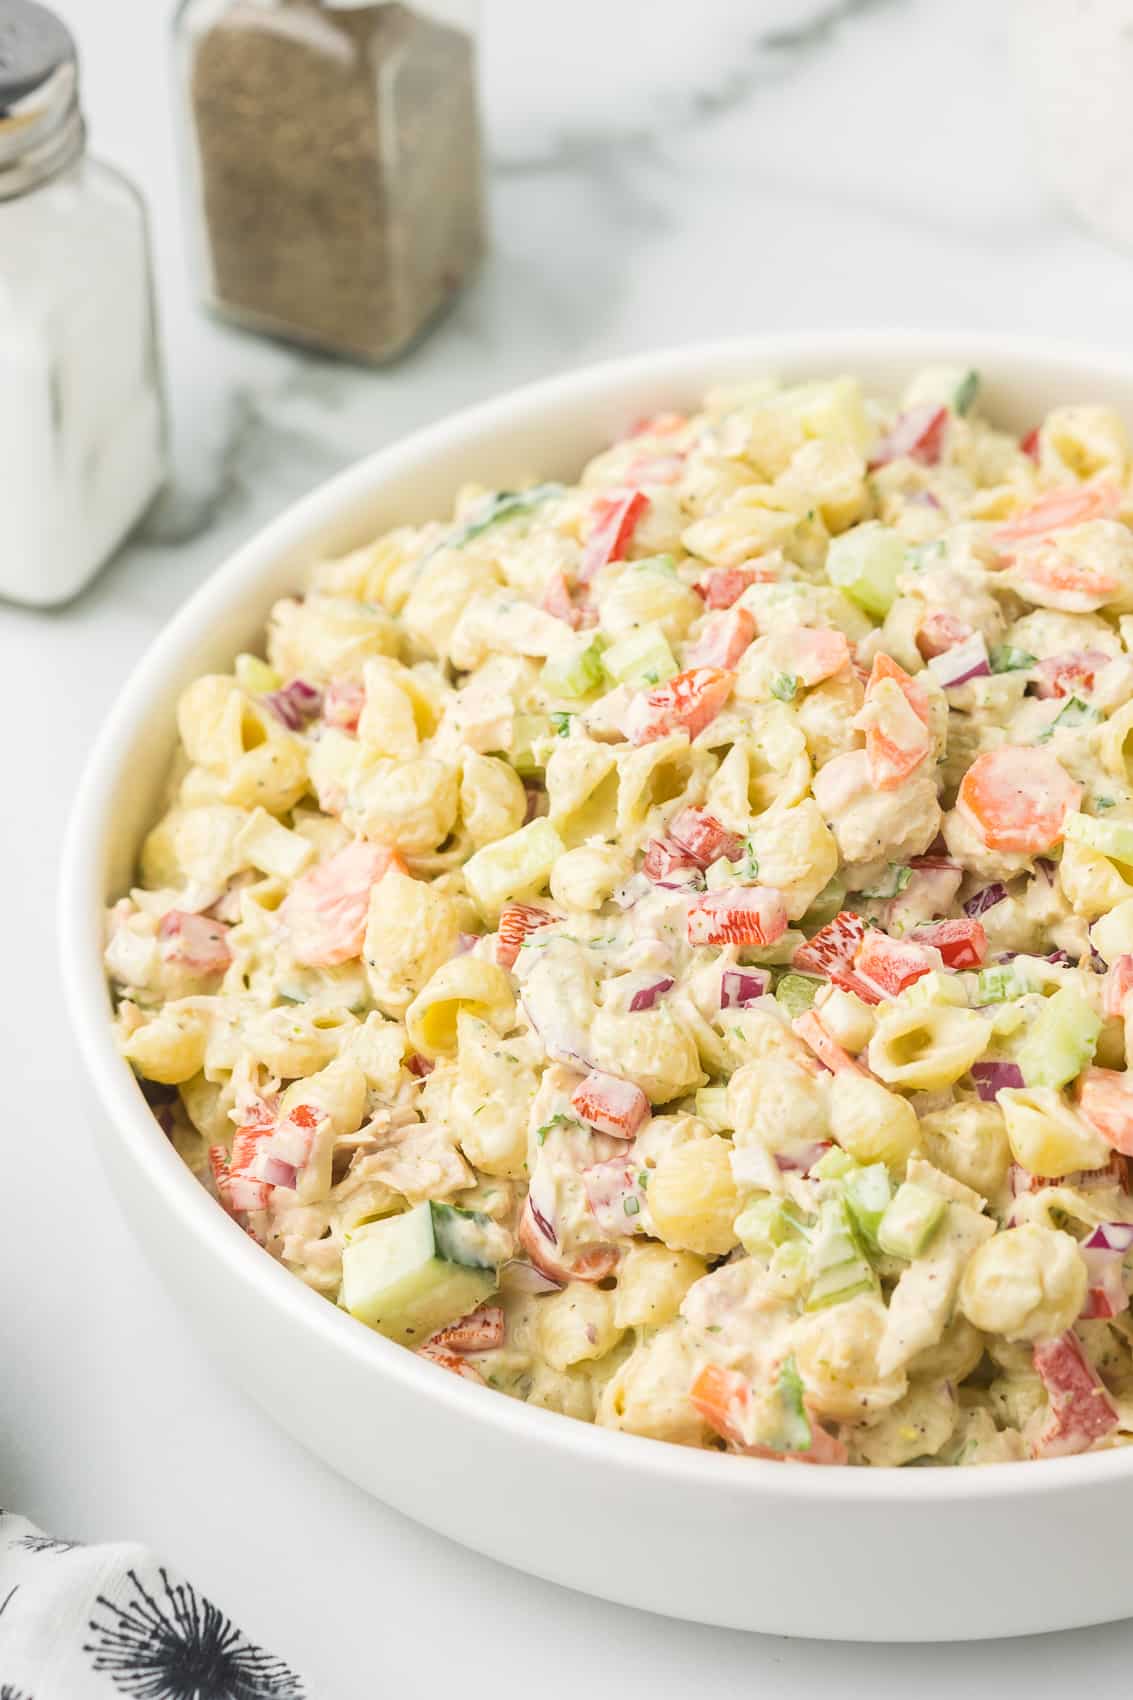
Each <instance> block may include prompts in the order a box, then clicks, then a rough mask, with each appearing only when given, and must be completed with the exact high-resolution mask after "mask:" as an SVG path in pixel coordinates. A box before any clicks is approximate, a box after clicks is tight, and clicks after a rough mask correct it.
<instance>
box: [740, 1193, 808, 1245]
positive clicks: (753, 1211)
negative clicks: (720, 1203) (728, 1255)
mask: <svg viewBox="0 0 1133 1700" xmlns="http://www.w3.org/2000/svg"><path fill="white" fill-rule="evenodd" d="M735 1231H736V1234H737V1236H738V1238H739V1241H740V1244H741V1245H742V1246H743V1248H744V1250H745V1251H746V1252H749V1253H750V1254H751V1255H752V1256H753V1257H758V1256H761V1255H762V1256H766V1255H767V1254H768V1253H769V1252H771V1251H772V1250H773V1249H774V1247H775V1246H777V1245H782V1244H783V1242H784V1241H785V1240H788V1239H790V1238H791V1237H792V1236H793V1235H794V1233H795V1232H796V1227H795V1223H794V1222H793V1221H792V1220H791V1218H790V1217H789V1216H788V1215H787V1214H786V1212H785V1210H784V1208H783V1201H782V1199H781V1198H756V1199H753V1200H752V1202H751V1203H750V1204H748V1205H745V1207H744V1208H743V1210H741V1211H740V1214H739V1215H738V1216H737V1217H736V1221H735Z"/></svg>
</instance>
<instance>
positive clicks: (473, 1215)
mask: <svg viewBox="0 0 1133 1700" xmlns="http://www.w3.org/2000/svg"><path fill="white" fill-rule="evenodd" d="M429 1209H430V1210H431V1211H432V1213H433V1239H434V1241H435V1242H436V1247H437V1256H438V1257H443V1258H444V1259H445V1261H446V1263H459V1264H462V1265H463V1267H464V1268H465V1269H494V1268H495V1266H496V1265H495V1259H494V1258H493V1257H492V1256H491V1255H490V1254H489V1253H488V1252H487V1250H486V1249H485V1245H484V1239H485V1232H487V1233H488V1234H491V1233H492V1232H493V1230H494V1229H495V1226H496V1224H495V1223H494V1222H493V1221H492V1218H491V1217H490V1216H487V1215H485V1214H484V1212H483V1211H482V1210H461V1209H460V1208H459V1206H457V1205H455V1204H430V1206H429Z"/></svg>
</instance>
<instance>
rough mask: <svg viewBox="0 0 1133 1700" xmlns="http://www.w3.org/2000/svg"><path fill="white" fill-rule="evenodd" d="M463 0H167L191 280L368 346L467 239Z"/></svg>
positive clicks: (466, 26)
mask: <svg viewBox="0 0 1133 1700" xmlns="http://www.w3.org/2000/svg"><path fill="white" fill-rule="evenodd" d="M476 17H477V7H476V5H475V4H474V3H473V0H444V4H443V7H442V6H441V5H440V4H439V0H433V3H432V4H426V3H422V4H417V3H415V4H411V5H408V4H407V5H403V4H400V3H399V0H378V3H372V0H182V5H181V7H180V10H179V13H178V17H177V22H176V36H177V47H178V60H179V67H180V81H181V86H182V88H183V91H184V108H185V118H186V122H185V126H184V128H185V134H186V137H187V140H188V147H187V150H186V157H187V162H188V166H189V170H188V172H187V174H186V175H187V180H188V182H189V183H190V185H191V193H192V198H193V205H192V206H191V208H190V215H191V221H192V224H193V225H194V227H195V229H196V233H197V251H198V255H199V264H200V268H201V271H202V274H203V292H204V295H205V298H206V300H207V301H208V303H209V304H210V305H211V306H212V307H213V308H214V309H215V310H216V311H218V312H219V313H221V314H222V315H224V316H225V317H228V318H230V319H233V320H235V321H237V322H238V323H240V324H243V325H245V326H247V327H250V328H252V329H255V330H260V331H264V332H267V333H269V334H272V335H275V336H279V337H283V338H286V339H288V340H290V341H293V342H297V343H302V344H306V345H308V346H310V347H314V348H319V349H325V350H328V351H330V352H331V353H334V354H340V355H346V356H352V357H356V358H361V359H364V360H373V361H380V360H385V359H389V358H390V357H392V356H394V355H396V354H399V353H400V352H401V351H402V350H403V349H404V348H406V347H407V345H408V344H409V343H411V342H412V341H413V340H414V339H415V338H416V337H417V336H418V335H419V334H420V333H421V331H422V330H423V329H424V328H425V326H427V325H428V324H429V322H430V321H431V320H432V319H434V318H435V317H436V316H437V314H438V313H439V312H440V311H441V309H442V308H443V307H444V306H445V304H446V303H447V302H448V301H449V300H450V299H451V298H452V296H453V295H454V293H455V291H456V290H457V289H458V287H459V286H460V284H461V282H462V281H463V280H464V278H465V277H466V276H467V275H468V273H469V272H470V270H471V269H472V267H473V266H474V264H475V262H476V260H477V259H478V257H479V254H480V250H481V245H482V226H483V211H482V187H481V162H480V133H479V115H478V106H477V95H476V39H475V23H476Z"/></svg>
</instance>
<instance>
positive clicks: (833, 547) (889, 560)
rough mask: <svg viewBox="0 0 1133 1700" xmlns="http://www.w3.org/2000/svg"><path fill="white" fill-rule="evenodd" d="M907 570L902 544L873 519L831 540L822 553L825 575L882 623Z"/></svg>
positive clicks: (893, 532)
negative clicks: (898, 583)
mask: <svg viewBox="0 0 1133 1700" xmlns="http://www.w3.org/2000/svg"><path fill="white" fill-rule="evenodd" d="M907 570H908V557H907V555H906V552H905V545H904V544H903V543H902V541H901V539H900V538H899V537H898V535H897V533H896V532H895V531H890V530H889V529H888V528H887V527H886V526H883V525H881V524H879V523H878V522H877V521H876V520H870V521H868V523H867V524H865V525H856V526H854V527H853V529H852V530H851V531H843V532H842V534H841V536H839V537H835V538H834V539H833V540H832V541H831V544H830V547H829V549H828V550H827V551H826V576H827V578H828V579H829V580H830V583H831V584H834V585H837V587H838V589H839V590H843V591H845V593H846V595H847V596H848V597H849V598H850V600H851V602H856V603H857V605H858V607H859V608H864V610H865V612H866V613H867V614H872V615H873V616H874V617H875V618H876V619H878V620H883V619H884V618H885V616H886V614H888V612H889V610H890V608H891V607H892V605H893V602H894V599H895V598H896V595H897V580H898V578H899V577H900V575H901V574H902V573H903V572H906V571H907Z"/></svg>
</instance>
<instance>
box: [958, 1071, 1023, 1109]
mask: <svg viewBox="0 0 1133 1700" xmlns="http://www.w3.org/2000/svg"><path fill="white" fill-rule="evenodd" d="M971 1074H972V1079H973V1080H974V1081H975V1083H976V1091H977V1093H978V1094H979V1096H980V1097H981V1098H982V1099H983V1101H984V1103H985V1104H992V1103H994V1102H995V1099H996V1097H997V1096H998V1095H999V1093H1000V1092H1002V1091H1004V1090H1005V1089H1007V1088H1018V1087H1020V1086H1023V1085H1025V1084H1026V1083H1025V1081H1024V1080H1023V1071H1022V1069H1021V1068H1020V1067H1019V1065H1018V1063H1013V1062H977V1063H973V1064H972V1069H971Z"/></svg>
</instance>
